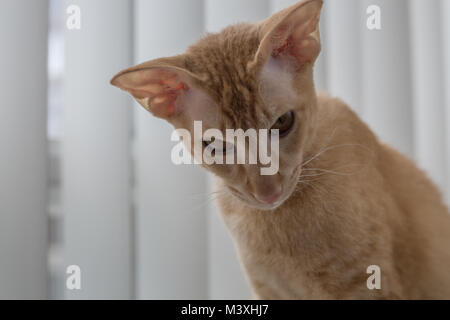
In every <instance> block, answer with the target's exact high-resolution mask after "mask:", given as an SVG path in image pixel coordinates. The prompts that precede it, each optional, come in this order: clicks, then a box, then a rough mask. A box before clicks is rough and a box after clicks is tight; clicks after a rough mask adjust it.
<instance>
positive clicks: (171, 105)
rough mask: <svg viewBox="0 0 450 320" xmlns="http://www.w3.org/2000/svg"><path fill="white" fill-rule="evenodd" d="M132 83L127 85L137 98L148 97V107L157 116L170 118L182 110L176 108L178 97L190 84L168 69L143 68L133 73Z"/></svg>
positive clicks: (126, 88)
mask: <svg viewBox="0 0 450 320" xmlns="http://www.w3.org/2000/svg"><path fill="white" fill-rule="evenodd" d="M133 77H134V79H133V81H132V82H131V83H130V84H132V85H130V84H129V85H128V86H125V88H124V89H125V90H126V91H129V92H130V93H131V94H132V95H133V96H134V97H135V98H137V99H145V98H148V102H147V104H148V105H147V109H148V110H149V111H150V112H152V113H153V114H154V115H155V116H157V117H161V118H169V117H172V116H173V115H175V114H176V113H177V112H179V111H180V110H176V104H175V103H176V101H177V99H178V97H179V96H180V95H181V94H182V93H183V92H184V91H186V90H188V89H189V88H188V86H187V85H186V83H184V82H182V81H181V80H180V79H179V77H178V75H177V74H176V73H174V72H169V71H167V70H141V71H137V72H135V73H134V74H133Z"/></svg>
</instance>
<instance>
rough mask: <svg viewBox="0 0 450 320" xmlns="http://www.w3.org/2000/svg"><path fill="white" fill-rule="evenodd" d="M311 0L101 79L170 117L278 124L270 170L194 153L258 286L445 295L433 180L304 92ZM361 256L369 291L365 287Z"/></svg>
mask: <svg viewBox="0 0 450 320" xmlns="http://www.w3.org/2000/svg"><path fill="white" fill-rule="evenodd" d="M321 8H322V1H321V0H304V1H301V2H299V3H298V4H296V5H293V6H291V7H289V8H287V9H285V10H283V11H281V12H279V13H277V14H275V15H274V16H272V17H270V18H269V19H267V20H265V21H263V22H261V23H259V24H238V25H235V26H231V27H228V28H226V29H225V30H223V31H222V32H221V33H218V34H209V35H207V36H205V37H204V38H203V39H201V40H199V41H198V42H197V43H196V44H194V45H193V46H191V47H190V48H189V49H188V50H187V51H186V53H184V54H182V55H179V56H175V57H169V58H162V59H158V60H154V61H150V62H146V63H144V64H141V65H138V66H136V67H133V68H130V69H128V70H125V71H122V72H121V73H119V74H118V75H117V76H116V77H115V78H114V79H113V80H112V84H113V85H115V86H117V87H119V88H121V89H123V90H125V91H127V92H129V93H131V94H132V95H133V96H134V97H135V98H136V100H137V101H138V102H139V103H140V104H141V105H142V106H143V107H144V108H146V109H147V110H148V111H149V112H151V113H152V114H153V115H155V116H157V117H160V118H162V119H165V120H167V121H169V122H170V123H171V124H173V125H174V127H175V128H178V129H187V130H189V131H190V132H193V122H194V121H202V122H203V126H204V127H207V128H217V129H220V130H222V131H225V129H228V128H231V129H238V128H242V129H244V130H247V129H249V128H256V129H270V128H272V129H278V130H279V136H280V151H279V157H280V164H279V165H280V169H279V172H278V173H277V174H276V175H273V176H262V175H261V174H260V170H259V169H260V167H261V166H262V165H261V164H257V165H204V167H205V168H206V169H207V170H209V171H211V172H212V173H213V174H214V175H215V176H216V180H217V188H218V191H219V198H218V205H219V207H220V209H221V213H222V216H223V220H224V221H225V223H226V225H227V226H228V228H229V230H230V232H231V234H232V236H233V238H234V240H235V243H236V246H237V249H238V252H239V256H240V258H241V261H242V263H243V266H244V267H245V271H246V273H247V275H248V279H249V281H250V283H251V286H252V288H253V291H254V294H255V297H256V298H259V299H450V216H449V214H448V209H447V208H446V207H445V205H444V204H443V201H442V199H441V195H440V193H439V192H438V190H437V188H436V187H435V186H434V185H433V183H432V182H431V181H430V180H429V179H428V178H427V177H426V176H425V174H424V173H423V172H421V171H420V170H419V169H417V167H416V166H415V165H414V164H413V163H412V162H411V161H409V160H408V159H406V158H405V157H404V156H402V155H401V154H399V153H398V152H396V151H395V150H393V149H391V148H390V147H388V146H386V145H384V144H382V143H381V142H380V141H379V140H378V139H377V137H376V136H375V135H374V134H373V133H372V131H371V130H370V129H369V128H368V127H367V126H366V125H365V124H364V123H363V122H362V121H361V120H360V119H359V118H358V116H357V115H356V114H355V113H354V112H352V111H351V110H350V109H349V108H348V107H347V106H346V105H345V103H343V102H342V101H340V100H337V99H334V98H332V97H329V96H328V95H326V94H319V95H318V94H316V90H315V87H314V80H313V66H314V62H315V60H316V58H317V57H318V55H319V53H320V50H321V46H320V36H319V28H318V23H319V19H320V12H321ZM192 143H193V142H192ZM207 145H208V143H207V142H203V147H207ZM216 151H217V152H226V150H216ZM372 265H376V266H379V267H380V269H381V289H379V290H370V289H368V285H367V279H368V277H369V276H370V274H367V268H368V267H369V266H372Z"/></svg>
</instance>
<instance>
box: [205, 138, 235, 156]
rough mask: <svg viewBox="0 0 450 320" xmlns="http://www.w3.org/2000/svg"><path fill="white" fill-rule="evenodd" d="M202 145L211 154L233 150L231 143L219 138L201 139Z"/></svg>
mask: <svg viewBox="0 0 450 320" xmlns="http://www.w3.org/2000/svg"><path fill="white" fill-rule="evenodd" d="M203 146H204V147H205V149H207V150H208V152H209V153H210V154H211V155H212V156H215V155H221V154H227V153H229V152H232V151H233V150H234V144H233V143H230V142H227V141H222V140H219V139H215V140H213V141H203Z"/></svg>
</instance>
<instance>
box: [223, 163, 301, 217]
mask: <svg viewBox="0 0 450 320" xmlns="http://www.w3.org/2000/svg"><path fill="white" fill-rule="evenodd" d="M300 172H301V167H299V168H297V169H296V170H294V171H293V173H292V174H291V176H290V177H289V179H288V180H287V181H286V182H285V183H283V184H282V185H281V189H280V191H279V192H278V193H277V192H275V193H274V194H273V195H268V196H267V197H263V198H261V197H258V196H255V195H254V194H250V193H248V194H247V193H244V192H242V191H240V190H238V189H236V188H234V187H232V186H228V190H230V192H231V194H232V195H233V196H234V197H235V198H237V199H238V200H240V201H241V202H243V203H245V204H246V205H247V206H249V207H251V208H254V209H258V210H262V211H273V210H276V209H278V208H279V207H281V206H282V205H283V204H284V203H285V202H286V201H287V200H289V198H290V197H291V196H292V194H293V193H294V191H295V189H296V187H297V181H298V176H299V175H300Z"/></svg>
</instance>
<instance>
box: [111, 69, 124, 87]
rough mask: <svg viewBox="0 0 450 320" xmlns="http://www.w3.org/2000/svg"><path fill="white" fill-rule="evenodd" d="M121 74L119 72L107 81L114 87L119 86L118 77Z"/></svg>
mask: <svg viewBox="0 0 450 320" xmlns="http://www.w3.org/2000/svg"><path fill="white" fill-rule="evenodd" d="M121 75H122V74H121V73H119V74H116V75H115V76H114V77H113V78H112V79H111V80H110V81H109V83H110V84H111V85H112V86H114V87H118V88H119V87H120V86H119V78H120V76H121Z"/></svg>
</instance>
